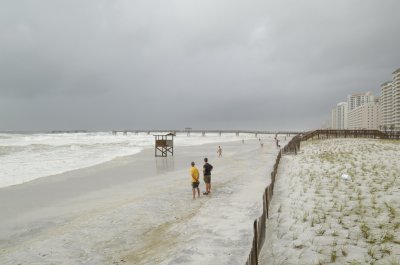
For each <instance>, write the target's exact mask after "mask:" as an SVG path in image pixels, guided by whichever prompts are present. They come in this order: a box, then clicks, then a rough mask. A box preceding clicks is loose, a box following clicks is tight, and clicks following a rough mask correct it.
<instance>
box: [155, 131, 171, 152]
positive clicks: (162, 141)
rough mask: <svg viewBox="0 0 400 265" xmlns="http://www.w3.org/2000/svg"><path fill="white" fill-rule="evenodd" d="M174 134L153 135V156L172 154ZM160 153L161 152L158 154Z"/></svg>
mask: <svg viewBox="0 0 400 265" xmlns="http://www.w3.org/2000/svg"><path fill="white" fill-rule="evenodd" d="M174 136H175V134H173V133H169V134H166V135H154V137H155V141H156V143H155V150H154V151H155V156H156V157H157V156H168V153H171V154H172V155H174ZM160 153H161V154H160Z"/></svg>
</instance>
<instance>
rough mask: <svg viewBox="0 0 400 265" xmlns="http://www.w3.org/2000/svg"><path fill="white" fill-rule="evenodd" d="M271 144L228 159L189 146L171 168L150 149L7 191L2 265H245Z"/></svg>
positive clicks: (227, 154)
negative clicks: (196, 186)
mask: <svg viewBox="0 0 400 265" xmlns="http://www.w3.org/2000/svg"><path fill="white" fill-rule="evenodd" d="M263 140H264V143H265V144H264V148H260V145H259V143H258V141H257V140H248V141H246V142H245V144H242V143H241V141H239V142H232V143H223V144H222V143H221V146H222V148H223V150H224V151H223V158H220V159H218V158H216V156H217V154H216V146H218V145H219V144H217V145H216V144H209V145H199V146H186V147H185V146H181V147H178V148H177V150H176V152H175V156H174V157H173V158H168V159H172V160H169V162H170V163H169V162H168V161H167V159H166V158H154V153H153V152H154V151H153V150H151V149H148V150H144V151H143V152H141V153H139V154H137V155H135V156H132V157H126V158H121V159H118V160H114V161H111V162H109V163H108V164H105V165H103V166H95V167H92V168H87V169H81V170H78V171H75V172H70V173H66V174H64V175H61V176H55V177H49V178H43V179H41V180H40V181H39V180H37V181H33V182H30V183H26V184H22V185H18V186H14V187H9V188H3V189H0V211H3V212H4V213H5V214H4V215H3V216H2V219H1V220H0V249H1V251H0V263H1V264H18V263H21V264H52V263H54V264H178V265H179V264H240V265H242V264H243V263H244V262H245V260H246V258H247V255H248V252H249V250H250V248H251V240H252V223H253V220H254V219H255V218H256V217H257V216H259V215H260V212H261V210H262V199H261V198H262V193H263V191H264V188H265V187H266V185H268V183H266V182H267V181H268V173H269V172H270V170H271V167H272V165H273V162H274V160H275V157H276V154H277V152H278V150H277V149H276V147H275V143H274V141H273V139H272V137H266V138H265V139H263ZM204 156H207V157H208V158H209V160H210V163H211V164H212V165H213V166H214V171H213V177H212V185H213V186H212V192H211V194H210V195H209V196H203V195H202V196H201V197H200V198H199V199H197V198H196V199H195V200H193V199H192V193H191V188H190V178H189V173H188V170H189V163H190V161H195V162H196V164H197V165H198V166H199V167H200V168H201V165H202V163H203V161H202V159H203V158H204ZM159 160H163V161H167V162H168V163H159ZM156 165H157V167H156ZM164 166H165V168H164V169H163V167H164ZM200 187H201V190H202V191H203V190H204V183H203V181H201V185H200ZM22 197H23V198H22ZM28 202H30V203H28Z"/></svg>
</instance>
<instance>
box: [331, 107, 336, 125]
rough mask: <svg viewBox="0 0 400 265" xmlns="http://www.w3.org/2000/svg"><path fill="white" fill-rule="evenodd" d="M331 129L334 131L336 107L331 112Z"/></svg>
mask: <svg viewBox="0 0 400 265" xmlns="http://www.w3.org/2000/svg"><path fill="white" fill-rule="evenodd" d="M331 129H336V107H335V108H333V109H332V110H331Z"/></svg>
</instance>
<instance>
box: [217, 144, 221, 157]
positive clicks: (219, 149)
mask: <svg viewBox="0 0 400 265" xmlns="http://www.w3.org/2000/svg"><path fill="white" fill-rule="evenodd" d="M217 154H218V157H222V148H221V146H218V150H217Z"/></svg>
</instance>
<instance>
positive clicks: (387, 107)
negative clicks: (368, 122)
mask: <svg viewBox="0 0 400 265" xmlns="http://www.w3.org/2000/svg"><path fill="white" fill-rule="evenodd" d="M380 116H381V123H380V129H381V130H385V129H388V128H389V127H390V125H391V124H392V122H393V118H394V117H393V90H392V82H385V83H383V84H382V85H381V113H380Z"/></svg>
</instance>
